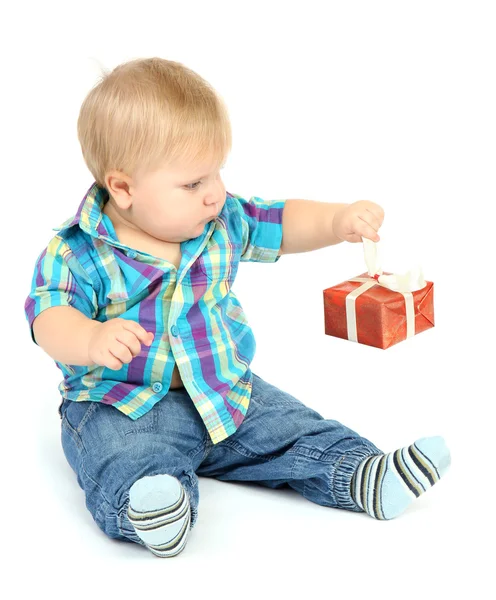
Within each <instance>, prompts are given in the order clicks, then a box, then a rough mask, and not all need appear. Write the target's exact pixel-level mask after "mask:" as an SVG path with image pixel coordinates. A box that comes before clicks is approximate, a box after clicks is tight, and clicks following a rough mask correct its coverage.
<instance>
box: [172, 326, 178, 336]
mask: <svg viewBox="0 0 496 600" xmlns="http://www.w3.org/2000/svg"><path fill="white" fill-rule="evenodd" d="M171 333H172V335H173V336H174V337H177V336H178V335H179V329H178V328H177V327H176V326H175V325H173V326H172V327H171Z"/></svg>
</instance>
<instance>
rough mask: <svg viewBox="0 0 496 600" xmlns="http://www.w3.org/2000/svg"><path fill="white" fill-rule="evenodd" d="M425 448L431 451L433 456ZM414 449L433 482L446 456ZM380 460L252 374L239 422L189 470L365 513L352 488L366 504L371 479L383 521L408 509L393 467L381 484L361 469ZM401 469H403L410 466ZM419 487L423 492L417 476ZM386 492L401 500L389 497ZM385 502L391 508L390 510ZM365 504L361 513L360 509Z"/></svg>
mask: <svg viewBox="0 0 496 600" xmlns="http://www.w3.org/2000/svg"><path fill="white" fill-rule="evenodd" d="M436 439H437V438H434V440H436ZM431 448H432V449H434V450H433V451H432V452H431ZM412 452H413V451H412ZM416 452H417V454H418V455H420V453H421V452H422V453H423V454H424V453H425V458H423V459H422V460H423V462H424V464H427V462H428V461H429V462H430V463H431V467H430V468H431V472H434V469H435V468H436V469H438V475H432V473H431V477H432V478H433V479H436V477H437V479H438V478H439V477H440V476H441V475H442V474H443V473H444V471H445V468H446V465H447V463H449V458H448V457H449V453H448V454H447V455H446V451H445V450H441V449H440V446H439V444H438V443H436V442H434V443H431V442H429V443H424V442H422V443H420V441H419V446H418V447H417V451H416ZM383 455H384V453H383V452H382V451H381V450H380V449H379V448H377V447H376V446H375V445H374V444H372V442H370V441H369V440H367V439H365V438H363V437H362V436H360V435H359V434H358V433H356V432H354V431H352V430H351V429H349V428H348V427H345V426H344V425H342V424H341V423H339V422H337V421H333V420H330V419H324V418H323V417H322V416H321V415H320V414H319V413H317V412H316V411H314V410H313V409H311V408H309V407H307V406H305V405H304V404H303V403H302V402H300V401H299V400H297V399H296V398H294V397H293V396H291V395H290V394H288V393H286V392H283V391H282V390H279V389H278V388H276V387H275V386H272V385H270V384H268V383H267V382H265V381H264V380H262V379H261V378H260V377H258V376H257V375H255V374H254V375H253V390H252V396H251V400H250V405H249V406H248V412H247V414H246V417H245V420H244V421H243V423H242V424H241V426H240V428H239V429H238V431H236V433H234V434H233V435H232V436H230V437H229V438H228V439H227V440H225V441H223V442H221V443H220V444H217V445H216V446H214V447H213V448H212V450H211V451H210V453H209V454H208V456H207V458H206V459H205V460H204V461H203V462H202V463H201V465H200V467H199V468H198V469H197V471H196V472H197V474H198V475H199V476H207V477H209V476H210V477H215V478H217V479H220V480H222V481H253V482H256V483H259V484H261V485H265V486H267V487H272V488H280V487H287V486H290V487H291V488H293V489H294V490H296V491H298V492H300V493H301V494H302V495H303V496H304V497H305V498H307V499H308V500H311V501H312V502H316V503H317V504H321V505H322V506H330V507H334V508H343V509H347V510H351V511H356V512H362V511H363V510H364V508H362V506H363V504H360V500H359V499H358V498H357V500H356V501H355V498H356V490H357V489H358V490H361V489H363V488H365V489H366V490H368V491H367V493H366V498H367V499H368V500H369V499H370V498H376V497H377V494H376V495H375V496H374V494H372V493H371V491H372V490H375V489H376V482H377V484H378V485H379V487H380V488H381V494H382V497H383V498H385V499H386V504H387V505H388V508H387V509H386V513H385V514H386V517H385V518H391V517H390V515H391V514H393V513H394V515H396V514H399V513H398V508H400V511H399V512H401V510H403V509H404V508H406V506H407V505H408V503H406V504H405V502H404V496H402V494H401V491H400V486H401V485H404V479H402V480H401V481H400V482H399V483H398V482H397V483H395V485H393V484H392V482H393V471H392V470H389V471H388V470H387V469H386V470H385V471H384V472H382V473H381V472H379V475H380V476H381V477H382V479H379V480H377V478H376V479H374V477H373V476H371V475H374V474H376V475H377V469H374V470H373V471H371V470H370V468H369V469H365V468H364V467H365V466H366V465H367V464H368V463H366V462H365V460H366V459H370V458H371V457H377V458H376V459H374V460H375V461H376V462H373V463H372V464H373V465H376V464H379V459H380V457H381V456H383ZM388 456H390V455H388ZM417 459H418V460H420V459H419V458H418V457H417ZM403 460H405V459H403ZM411 460H413V459H411ZM385 462H386V461H385V460H384V461H383V463H382V466H384V463H385ZM386 464H388V463H386ZM407 465H408V468H410V464H409V462H408V463H407ZM359 467H362V468H361V471H360V472H359V475H357V477H355V480H354V491H353V494H352V483H351V482H352V478H353V476H354V475H355V473H356V472H357V470H358V469H359ZM418 477H420V475H418ZM437 479H436V480H437ZM427 480H428V478H427ZM422 485H424V486H425V487H424V489H427V487H428V486H427V483H426V481H424V479H422ZM431 485H432V484H431ZM386 492H388V493H390V494H391V497H390V498H387V497H386V496H385V495H384V494H385V493H386ZM393 495H399V496H401V498H403V499H402V500H401V501H400V500H397V499H395V500H392V497H393ZM392 505H394V507H395V509H394V511H391V510H390V507H391V506H392ZM365 506H366V508H368V505H367V504H366V505H365ZM367 512H368V511H367ZM369 514H371V513H370V512H369ZM383 518H384V517H383Z"/></svg>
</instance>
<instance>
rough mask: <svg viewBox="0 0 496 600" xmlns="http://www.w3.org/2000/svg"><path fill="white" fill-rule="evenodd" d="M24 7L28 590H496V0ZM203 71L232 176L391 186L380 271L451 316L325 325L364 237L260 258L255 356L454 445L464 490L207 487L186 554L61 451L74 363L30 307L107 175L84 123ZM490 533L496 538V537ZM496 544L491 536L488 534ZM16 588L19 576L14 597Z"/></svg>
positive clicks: (21, 449)
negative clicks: (99, 95)
mask: <svg viewBox="0 0 496 600" xmlns="http://www.w3.org/2000/svg"><path fill="white" fill-rule="evenodd" d="M15 6H16V7H15V8H13V5H11V7H8V8H3V9H2V15H1V20H2V23H3V28H2V29H3V30H4V31H3V34H2V40H1V42H0V43H1V44H2V52H1V58H0V60H1V62H2V75H3V77H2V84H1V86H2V93H1V97H0V103H1V108H2V111H1V119H2V123H1V131H2V134H1V138H2V146H3V149H2V155H3V159H2V164H3V177H2V214H3V216H4V227H3V228H2V233H3V236H4V244H3V248H4V251H3V261H2V266H3V271H4V273H3V278H2V284H1V285H2V294H1V303H2V313H3V315H4V320H3V328H2V329H3V336H2V338H3V343H2V346H3V356H4V358H3V361H2V372H3V376H2V398H1V400H2V406H3V411H2V423H3V424H2V435H1V441H2V485H1V488H2V490H3V491H2V493H1V498H2V510H1V514H2V517H3V518H2V527H3V534H4V535H3V547H4V552H7V562H5V561H4V562H3V564H4V565H6V566H7V569H6V571H5V572H4V575H3V576H2V583H1V584H0V586H1V587H2V588H4V589H7V590H8V589H9V588H10V593H9V595H8V597H9V598H20V597H25V596H26V595H27V593H28V592H31V593H34V592H36V591H43V592H44V595H45V593H46V595H47V597H51V598H63V597H64V598H65V597H68V596H70V597H71V598H87V597H88V596H89V595H90V594H91V595H92V596H94V597H97V598H100V597H101V598H104V597H107V598H109V597H120V598H131V597H133V598H135V597H136V596H137V594H138V593H139V591H140V590H142V593H143V596H142V597H145V594H153V595H154V596H158V597H164V598H165V597H172V595H174V596H175V597H178V594H181V596H183V597H184V596H186V597H188V598H189V597H191V598H193V597H203V598H220V597H222V598H223V597H229V598H247V597H257V598H269V597H276V598H279V597H286V598H301V597H312V596H315V597H321V598H332V597H337V596H338V595H339V596H340V597H346V598H358V597H362V596H365V595H366V596H368V597H371V598H413V597H415V598H418V597H425V598H436V597H439V596H441V594H442V595H444V596H446V597H451V596H452V595H453V594H454V593H455V591H456V592H458V593H459V594H460V595H463V596H465V597H466V596H467V595H468V594H470V595H471V597H488V595H489V594H490V589H491V588H492V585H491V587H490V583H489V579H490V578H489V575H490V573H489V566H490V563H489V561H490V556H491V555H492V559H494V547H493V543H494V533H495V529H494V507H493V505H494V460H495V455H494V444H493V440H494V426H493V421H492V417H493V415H494V409H493V404H494V401H495V400H496V394H495V392H494V376H493V373H494V366H493V364H494V350H493V344H494V335H495V327H494V292H495V291H496V290H495V286H494V283H493V279H492V277H493V276H494V257H495V252H494V226H495V209H494V203H495V200H496V198H495V185H494V165H495V158H496V156H495V135H496V127H495V125H496V122H495V106H496V94H495V57H496V54H495V52H496V43H495V38H494V31H495V28H496V20H495V17H494V13H493V10H494V3H492V2H477V1H471V2H457V1H451V2H436V1H433V0H431V1H429V2H424V1H418V0H417V1H416V2H402V1H394V2H378V1H375V2H356V1H347V2H312V1H310V0H306V1H305V2H271V1H270V0H266V1H264V2H254V1H251V2H237V1H231V2H220V1H214V0H209V1H208V2H184V3H182V2H167V1H161V2H150V1H146V0H141V1H140V2H136V3H131V2H125V1H120V2H105V1H102V2H90V1H86V2H84V3H79V2H78V3H76V2H71V3H69V2H65V3H62V2H60V3H56V2H40V3H35V2H24V3H22V4H16V5H15ZM150 56H160V57H163V58H168V59H172V60H177V61H179V62H182V63H184V64H185V65H187V66H189V67H190V68H192V69H194V70H195V71H197V72H198V73H199V74H201V75H202V76H203V77H204V78H205V79H207V80H208V81H209V82H210V83H211V84H212V85H213V86H214V87H215V88H216V89H217V91H218V92H219V94H220V95H221V96H222V97H223V98H224V99H225V101H226V103H227V105H228V108H229V111H230V116H231V120H232V126H233V143H234V145H233V151H232V154H231V156H230V158H229V160H228V162H227V165H226V168H225V171H224V178H225V183H226V186H227V189H228V190H229V191H231V192H234V193H238V194H241V195H244V196H245V197H249V196H252V195H257V196H261V197H263V198H267V199H278V198H306V199H313V200H321V201H326V202H354V201H356V200H359V199H368V200H373V201H375V202H377V203H379V204H381V205H382V206H383V208H384V210H385V215H386V217H385V221H384V225H383V227H382V228H381V230H380V234H381V238H382V241H381V243H380V248H381V256H382V260H383V267H384V269H385V270H388V271H395V270H396V271H404V270H406V269H407V268H409V267H411V266H413V265H414V264H418V263H419V264H421V265H422V267H423V270H424V274H425V277H426V279H428V280H429V281H433V282H434V286H435V319H436V326H435V328H434V329H430V330H429V331H426V332H424V333H422V334H420V335H418V336H416V337H415V338H413V339H411V340H408V341H406V342H402V343H401V344H398V345H396V346H394V347H393V348H390V349H388V350H379V349H376V348H371V347H368V346H361V345H358V344H355V343H352V342H348V341H344V340H340V339H336V338H332V337H330V336H326V335H325V334H324V321H323V319H324V315H323V299H322V292H323V290H324V289H325V288H327V287H330V286H332V285H335V284H337V283H340V282H341V281H343V280H345V279H348V278H350V277H353V276H356V275H358V274H359V273H361V272H363V271H364V270H365V265H364V262H363V253H362V246H361V244H349V243H342V244H340V245H338V246H334V247H328V248H325V249H322V250H318V251H315V252H312V253H303V254H296V255H287V256H283V257H282V258H281V260H280V261H279V262H278V263H277V264H269V265H267V264H255V263H249V264H248V263H243V264H242V265H241V266H240V270H239V273H238V277H237V280H236V283H235V285H234V291H236V293H237V295H238V297H239V299H240V301H241V302H242V304H243V306H244V308H245V311H246V314H247V316H248V319H249V321H250V323H251V325H252V327H253V329H254V331H255V335H256V338H257V354H256V357H255V360H254V362H253V364H252V367H253V370H254V371H255V372H256V373H258V374H259V375H260V376H261V377H263V378H265V379H266V380H268V381H269V382H271V383H273V384H275V385H277V386H279V387H281V388H282V389H284V390H285V391H287V392H289V393H291V394H292V395H294V396H296V397H298V398H300V399H301V400H302V401H304V402H305V403H307V404H308V405H309V406H311V407H312V408H314V409H316V410H318V411H319V412H320V413H321V414H322V415H323V416H325V417H326V418H331V419H337V420H339V421H341V422H343V423H344V424H346V425H348V426H349V427H351V428H352V429H355V430H356V431H358V432H359V433H361V434H362V435H363V436H364V437H367V438H369V439H370V440H372V441H373V442H374V443H375V444H376V445H378V446H379V447H380V448H381V449H382V450H384V451H392V450H394V449H396V448H398V447H401V446H405V445H409V444H410V443H412V442H413V441H414V440H415V439H418V438H419V437H423V436H428V435H442V436H443V437H444V438H445V440H446V442H447V444H448V446H449V447H450V449H451V452H452V461H453V462H452V467H451V470H450V471H449V472H448V474H447V475H446V477H445V478H443V480H441V482H440V483H438V484H437V485H436V486H435V487H434V488H433V489H432V490H429V491H428V492H427V493H426V494H425V495H424V496H422V497H421V498H419V499H418V500H417V501H416V502H415V503H414V504H412V505H411V507H410V508H409V509H408V510H407V511H406V512H405V513H403V514H402V515H401V516H400V517H398V518H397V519H395V520H392V521H388V522H380V521H375V520H374V519H371V518H370V517H368V515H365V514H356V513H351V512H346V511H342V510H332V509H328V508H324V507H321V506H318V505H316V504H312V503H311V502H309V501H307V500H305V499H304V498H303V497H301V496H299V495H298V494H296V492H292V491H283V490H269V489H265V488H261V487H258V486H250V485H246V484H236V483H234V484H232V483H224V482H218V481H216V480H210V479H205V478H201V479H200V507H199V520H198V523H197V525H196V527H195V529H194V530H193V531H192V533H191V535H190V537H189V540H188V545H187V547H186V550H185V551H184V552H183V553H182V554H181V555H179V556H178V557H176V558H173V559H169V560H160V559H158V558H156V557H154V556H153V555H152V554H151V553H150V552H148V551H146V549H145V548H143V547H142V546H138V545H137V544H127V543H125V542H118V541H115V540H111V539H109V538H107V537H106V536H105V535H104V534H103V533H102V532H101V531H100V529H99V528H98V527H97V525H96V523H94V521H93V519H92V517H91V515H90V513H89V511H88V510H87V509H86V507H85V499H84V492H83V491H82V490H81V489H80V488H79V486H78V484H77V481H76V477H75V474H74V473H73V471H72V470H71V468H70V466H69V465H68V463H67V462H66V460H65V457H64V455H63V451H62V447H61V444H60V420H59V416H58V414H57V407H58V405H59V396H58V391H57V385H58V383H59V381H60V378H61V377H60V372H59V371H58V369H57V368H56V366H55V364H54V363H53V361H52V360H51V359H50V358H49V357H48V356H47V355H46V354H44V353H43V351H42V350H41V349H40V348H38V347H36V346H35V345H34V344H33V343H32V342H31V341H30V336H29V330H28V327H27V322H26V320H25V317H24V312H23V307H24V301H25V299H26V297H27V295H28V293H29V289H30V282H31V277H32V273H33V269H34V264H35V260H36V258H37V256H38V254H39V253H40V252H41V250H42V249H43V248H44V246H45V245H46V243H47V242H48V241H49V239H50V237H51V236H52V235H53V232H52V230H51V228H52V227H55V226H57V225H59V223H61V222H62V221H64V220H65V219H66V218H68V217H70V216H72V215H73V214H74V213H75V211H76V209H77V207H78V205H79V203H80V201H81V199H82V197H83V195H84V192H85V191H86V190H87V189H88V187H89V185H91V183H92V178H91V175H90V173H89V171H88V170H87V169H86V166H85V164H84V162H83V159H82V156H81V152H80V148H79V144H78V141H77V135H76V120H77V116H78V112H79V107H80V105H81V102H82V100H83V98H84V96H85V95H86V93H87V92H88V91H89V89H90V88H91V87H92V86H93V85H94V83H95V82H96V78H97V76H98V73H99V70H98V64H97V62H96V61H99V62H101V64H102V65H104V66H105V67H107V68H113V67H114V66H116V65H117V64H119V63H120V62H123V61H125V60H129V59H132V58H139V57H150ZM486 543H489V545H486ZM483 546H485V548H484V547H483ZM11 585H12V586H15V587H10V586H11Z"/></svg>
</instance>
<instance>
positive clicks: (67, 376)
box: [25, 183, 285, 444]
mask: <svg viewBox="0 0 496 600" xmlns="http://www.w3.org/2000/svg"><path fill="white" fill-rule="evenodd" d="M107 200H108V192H107V190H106V189H105V188H101V187H99V186H98V185H97V184H96V183H95V184H93V185H92V187H91V188H90V189H89V190H88V192H87V193H86V195H85V197H84V199H83V201H82V202H81V205H80V207H79V210H78V212H77V214H76V216H75V217H73V218H71V219H69V220H68V221H66V222H65V223H63V224H62V226H61V227H59V228H56V229H55V231H58V234H57V235H56V236H55V237H53V238H52V240H51V241H50V242H49V244H48V246H47V248H46V249H45V250H43V252H42V253H41V255H40V256H39V258H38V260H37V262H36V266H35V270H34V274H33V279H32V285H31V293H30V294H29V296H28V298H27V300H26V304H25V312H26V318H27V320H28V322H29V325H30V327H31V335H32V336H33V340H34V341H36V340H35V339H34V335H33V330H32V324H33V321H34V319H35V317H36V316H37V315H39V314H40V313H41V312H42V311H43V310H46V309H47V308H50V307H52V306H72V307H73V308H76V309H77V310H79V311H80V312H82V313H83V314H84V315H86V316H87V317H89V318H90V319H96V320H98V321H100V322H104V321H106V320H108V319H112V318H115V317H120V318H123V319H130V320H134V321H137V322H138V323H140V325H142V326H143V327H144V328H145V329H146V330H147V331H151V332H153V334H154V339H153V342H152V345H151V346H150V347H147V346H145V345H142V350H141V353H140V354H139V355H138V356H136V357H134V358H133V360H132V361H131V362H130V363H129V364H126V365H123V366H122V368H121V369H120V370H118V371H114V370H112V369H108V368H107V367H102V366H98V365H93V366H75V365H68V364H62V363H60V362H57V361H56V364H57V366H58V367H59V368H60V369H61V371H62V373H63V375H64V379H63V381H62V382H61V384H60V385H59V391H60V393H61V395H62V398H64V399H68V400H73V401H83V400H90V401H94V402H104V403H105V404H110V405H112V406H113V407H115V408H116V409H117V410H120V411H121V412H123V413H124V414H126V415H127V416H128V417H130V418H131V419H133V420H135V419H138V418H139V417H140V416H142V415H144V414H145V413H146V412H148V411H149V410H151V409H152V408H153V406H154V405H155V404H156V403H157V402H159V401H160V400H161V399H162V398H163V397H164V396H165V395H166V394H167V392H168V390H169V386H170V382H171V377H172V371H173V368H174V365H175V364H177V367H178V369H179V372H180V374H181V379H182V381H183V384H184V386H185V388H186V390H187V391H188V393H189V395H190V397H191V399H192V401H193V402H194V404H195V407H196V408H197V410H198V412H199V414H200V416H201V418H202V419H203V422H204V423H205V426H206V428H207V430H208V432H209V435H210V437H211V439H212V441H213V443H214V444H217V443H219V442H220V441H222V440H224V439H225V438H227V437H229V436H230V435H232V434H233V433H234V432H235V431H236V429H237V428H238V427H239V425H240V424H241V423H242V421H243V419H244V417H245V415H246V412H247V409H248V405H249V402H250V396H251V387H252V372H251V370H250V363H251V361H252V360H253V357H254V354H255V338H254V336H253V332H252V329H251V327H250V326H249V324H248V322H247V320H246V317H245V314H244V312H243V308H242V307H241V304H240V303H239V300H238V299H237V297H236V295H235V294H234V292H233V291H232V285H233V283H234V280H235V277H236V273H237V270H238V264H239V262H240V261H256V262H276V261H277V260H279V257H280V255H279V250H280V247H281V243H282V214H283V208H284V203H285V201H284V200H274V201H264V200H262V199H260V198H258V197H252V198H251V199H250V200H244V199H243V198H241V197H240V196H237V195H235V194H230V193H227V194H226V202H225V204H224V207H223V209H222V212H221V213H220V214H219V215H218V216H217V218H216V219H215V221H213V222H211V223H207V224H206V226H205V229H204V231H203V234H201V235H200V236H199V237H197V238H194V239H191V240H187V241H185V242H182V243H181V250H182V259H181V264H180V267H179V269H176V267H175V266H174V265H172V264H171V263H170V262H168V261H165V260H163V259H161V258H156V257H154V256H151V255H150V254H147V253H144V252H139V251H137V250H135V249H133V248H130V247H128V246H126V245H124V244H121V243H120V242H119V241H118V238H117V236H116V234H115V231H114V228H113V226H112V222H111V221H110V219H109V218H108V217H107V215H105V214H104V213H103V206H104V204H105V202H106V201H107Z"/></svg>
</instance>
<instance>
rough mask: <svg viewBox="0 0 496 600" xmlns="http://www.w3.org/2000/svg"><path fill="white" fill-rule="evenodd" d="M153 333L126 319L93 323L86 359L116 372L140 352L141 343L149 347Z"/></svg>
mask: <svg viewBox="0 0 496 600" xmlns="http://www.w3.org/2000/svg"><path fill="white" fill-rule="evenodd" d="M152 341H153V333H151V332H148V331H146V330H145V329H143V327H141V325H139V323H136V321H129V320H127V319H119V318H116V319H111V320H110V321H105V322H104V323H98V324H96V323H95V327H94V328H93V329H92V331H91V333H90V339H89V342H88V357H89V359H90V360H91V361H92V363H94V364H97V365H100V366H102V367H108V368H109V369H112V370H113V371H118V370H119V369H120V368H121V367H122V365H123V364H127V363H130V362H131V361H132V359H133V358H134V357H135V356H137V355H138V354H139V353H140V352H141V342H143V343H144V344H146V345H147V346H150V345H151V343H152Z"/></svg>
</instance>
